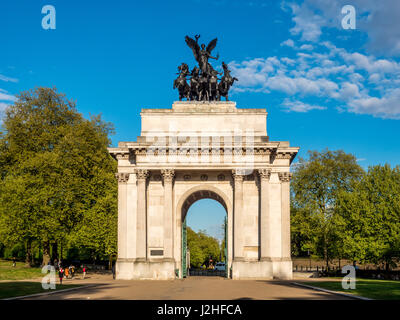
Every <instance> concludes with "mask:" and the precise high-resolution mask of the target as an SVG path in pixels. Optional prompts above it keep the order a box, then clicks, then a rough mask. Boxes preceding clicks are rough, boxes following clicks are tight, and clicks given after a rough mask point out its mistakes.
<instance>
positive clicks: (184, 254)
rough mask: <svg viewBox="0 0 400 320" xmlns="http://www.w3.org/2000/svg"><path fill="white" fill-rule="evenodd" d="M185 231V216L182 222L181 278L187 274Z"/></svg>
mask: <svg viewBox="0 0 400 320" xmlns="http://www.w3.org/2000/svg"><path fill="white" fill-rule="evenodd" d="M186 255H187V233H186V217H185V220H184V221H183V223H182V278H186V276H187V262H186V257H187V256H186Z"/></svg>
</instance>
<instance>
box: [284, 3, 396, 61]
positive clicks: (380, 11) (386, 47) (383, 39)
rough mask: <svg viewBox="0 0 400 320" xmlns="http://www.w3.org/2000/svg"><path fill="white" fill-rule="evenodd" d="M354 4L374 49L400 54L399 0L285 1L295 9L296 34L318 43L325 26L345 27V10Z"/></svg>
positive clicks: (371, 48) (359, 23)
mask: <svg viewBox="0 0 400 320" xmlns="http://www.w3.org/2000/svg"><path fill="white" fill-rule="evenodd" d="M347 4H351V5H353V6H354V7H355V9H356V18H357V23H356V25H357V26H356V28H357V30H358V31H361V32H365V33H366V34H367V36H368V40H369V43H368V48H369V49H370V50H371V51H372V52H378V53H383V54H389V55H393V56H396V55H398V54H399V53H400V19H399V17H400V1H398V0H379V1H377V0H352V1H351V2H350V3H349V1H348V0H335V1H327V0H304V1H303V2H302V3H301V5H298V4H294V1H292V0H291V1H284V5H283V7H284V9H287V8H288V9H290V11H291V12H292V14H293V16H292V21H293V22H294V27H293V28H292V29H291V30H290V31H291V33H292V34H293V35H298V36H300V40H301V41H313V42H317V41H318V40H319V39H320V37H321V35H322V32H323V30H322V29H323V28H335V29H338V30H339V31H341V30H342V26H341V20H342V18H343V17H344V15H343V14H342V13H341V9H342V7H343V6H344V5H347Z"/></svg>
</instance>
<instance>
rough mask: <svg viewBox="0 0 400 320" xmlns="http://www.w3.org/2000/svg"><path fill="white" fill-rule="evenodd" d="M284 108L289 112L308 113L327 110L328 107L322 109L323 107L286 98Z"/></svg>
mask: <svg viewBox="0 0 400 320" xmlns="http://www.w3.org/2000/svg"><path fill="white" fill-rule="evenodd" d="M282 107H283V108H284V109H285V110H286V111H287V112H291V111H293V112H308V111H311V110H325V109H326V107H321V106H316V105H310V104H307V103H304V102H302V101H298V100H295V101H292V100H289V99H288V98H286V99H285V100H284V101H283V103H282Z"/></svg>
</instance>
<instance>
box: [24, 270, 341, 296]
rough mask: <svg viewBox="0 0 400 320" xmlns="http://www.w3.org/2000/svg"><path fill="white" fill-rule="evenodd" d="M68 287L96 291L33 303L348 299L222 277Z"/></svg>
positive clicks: (107, 279) (99, 280) (101, 279)
mask: <svg viewBox="0 0 400 320" xmlns="http://www.w3.org/2000/svg"><path fill="white" fill-rule="evenodd" d="M64 283H80V284H93V286H92V287H89V288H82V289H79V290H75V291H71V292H65V293H62V292H61V293H55V294H52V295H48V296H41V297H35V298H30V299H39V300H46V299H48V300H55V299H57V300H58V299H107V300H108V299H123V300H126V299H133V300H136V299H137V300H203V299H210V300H217V299H222V300H236V299H243V300H249V299H261V300H267V299H268V300H281V299H307V300H309V299H311V300H312V299H323V300H346V299H347V298H346V297H343V296H339V295H333V294H329V293H324V292H319V291H315V290H312V289H307V288H301V287H298V286H296V285H293V284H291V282H290V281H263V280H227V279H224V278H220V277H189V278H187V279H184V280H171V281H152V280H141V281H137V280H131V281H123V280H112V278H111V276H109V275H104V276H92V277H91V278H89V279H85V280H67V281H65V282H64Z"/></svg>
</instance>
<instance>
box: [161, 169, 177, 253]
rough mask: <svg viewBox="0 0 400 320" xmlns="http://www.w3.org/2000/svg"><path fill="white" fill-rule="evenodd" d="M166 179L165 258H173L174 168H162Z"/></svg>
mask: <svg viewBox="0 0 400 320" xmlns="http://www.w3.org/2000/svg"><path fill="white" fill-rule="evenodd" d="M161 174H162V176H163V179H164V258H166V259H173V252H174V251H173V243H174V238H173V208H172V197H173V194H172V182H173V178H174V175H175V171H174V170H173V169H162V170H161Z"/></svg>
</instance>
